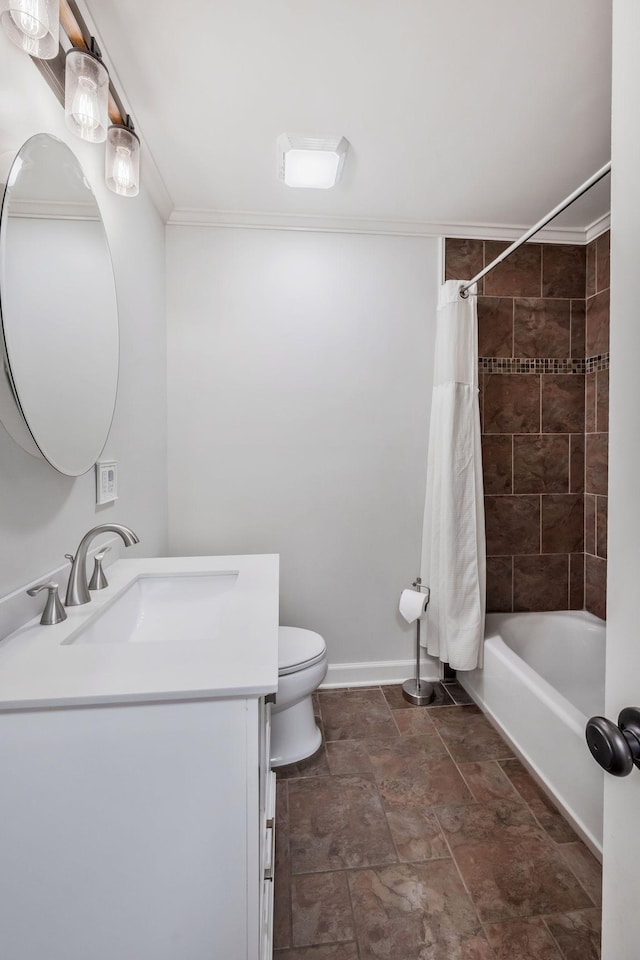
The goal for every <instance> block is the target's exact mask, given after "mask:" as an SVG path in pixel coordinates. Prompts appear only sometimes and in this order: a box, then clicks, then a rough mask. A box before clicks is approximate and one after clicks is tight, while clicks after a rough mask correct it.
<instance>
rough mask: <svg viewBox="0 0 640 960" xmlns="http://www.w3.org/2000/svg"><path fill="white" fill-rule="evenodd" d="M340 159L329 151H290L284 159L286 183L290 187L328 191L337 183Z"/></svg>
mask: <svg viewBox="0 0 640 960" xmlns="http://www.w3.org/2000/svg"><path fill="white" fill-rule="evenodd" d="M339 162H340V157H339V156H338V154H337V153H334V152H333V151H329V150H289V152H288V153H287V154H286V156H285V158H284V182H285V183H286V185H287V186H288V187H316V188H319V189H321V190H327V189H328V188H329V187H332V186H333V185H334V183H335V182H336V174H337V172H338V164H339Z"/></svg>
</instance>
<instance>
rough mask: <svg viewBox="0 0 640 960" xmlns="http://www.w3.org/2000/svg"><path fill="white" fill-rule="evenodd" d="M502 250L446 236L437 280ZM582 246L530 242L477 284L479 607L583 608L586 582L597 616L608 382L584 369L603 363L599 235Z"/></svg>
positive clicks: (459, 274) (464, 272) (602, 569)
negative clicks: (481, 505) (483, 565)
mask: <svg viewBox="0 0 640 960" xmlns="http://www.w3.org/2000/svg"><path fill="white" fill-rule="evenodd" d="M506 246H507V244H505V243H501V242H497V241H488V240H487V241H483V240H458V239H453V240H447V241H446V256H445V277H446V278H450V277H451V278H457V279H468V278H470V277H472V276H473V275H474V274H476V273H478V272H479V271H480V270H481V269H482V268H483V266H485V265H486V264H488V263H489V262H490V261H491V260H493V259H494V258H495V257H496V256H497V255H498V253H500V252H501V251H502V250H503V249H504V248H505V247H506ZM593 246H594V249H593V250H591V246H590V247H588V248H587V247H583V246H578V245H555V244H538V243H529V244H526V245H525V246H524V247H522V248H521V249H520V250H519V251H517V252H516V253H515V254H514V255H513V256H512V257H510V258H509V260H507V261H505V262H504V263H503V264H501V265H500V266H499V267H497V268H496V269H495V270H494V271H492V273H491V274H489V275H488V276H487V277H486V278H485V279H484V280H483V281H481V283H480V289H479V297H478V327H479V330H478V337H479V354H480V388H481V391H480V404H481V407H480V409H481V416H482V431H483V436H482V441H483V470H484V484H485V512H486V534H487V609H488V610H489V611H510V610H561V609H582V607H583V606H584V604H585V581H586V597H587V607H588V609H591V610H592V611H593V612H594V613H597V614H598V615H599V616H604V605H605V597H604V584H605V579H606V560H604V559H603V558H604V557H605V556H606V449H607V435H606V425H605V421H604V410H605V406H606V396H607V392H608V381H607V380H605V376H606V371H605V370H604V369H602V370H601V371H598V372H593V373H591V372H589V371H591V370H592V368H595V367H597V366H601V367H603V368H604V366H605V362H606V366H607V367H608V293H606V291H607V290H608V261H607V266H606V268H605V264H604V257H605V250H607V251H608V236H605V237H603V238H600V239H599V240H598V241H595V242H594V245H593ZM599 251H600V256H598V252H599ZM598 263H599V264H600V269H599V270H598ZM605 282H606V284H607V286H606V287H604V286H603V285H604V283H605ZM590 283H591V286H589V284H590ZM585 294H587V296H585ZM596 347H597V352H595V353H594V352H593V350H594V349H595V348H596ZM590 351H591V352H590ZM585 357H587V358H592V357H600V360H591V359H588V360H585ZM605 357H606V361H605V359H603V358H605ZM590 377H591V378H593V379H590ZM598 378H600V379H598ZM587 386H591V389H592V391H593V396H594V420H593V423H591V421H590V422H589V424H587V425H586V429H587V430H588V429H589V427H590V426H591V427H592V429H591V431H590V432H588V433H585V389H586V387H587ZM598 396H600V409H601V411H602V412H601V415H600V422H598V420H597V399H598ZM601 428H602V429H601ZM585 484H586V486H585ZM585 489H586V490H587V491H588V494H587V495H586V501H587V509H588V510H592V511H593V554H589V555H588V556H587V557H586V563H585V547H586V549H587V551H588V550H589V548H590V547H591V540H590V539H589V535H590V530H591V527H587V528H585ZM603 491H604V492H603ZM589 518H591V514H589ZM587 522H588V523H589V522H590V519H589V520H588V521H587ZM598 523H599V528H598ZM598 529H599V530H600V537H601V540H600V543H601V550H600V552H598V548H597V543H598V540H597V533H598ZM585 536H586V539H587V541H588V542H587V543H586V544H585ZM602 550H604V553H602Z"/></svg>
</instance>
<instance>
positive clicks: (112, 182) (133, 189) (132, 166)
mask: <svg viewBox="0 0 640 960" xmlns="http://www.w3.org/2000/svg"><path fill="white" fill-rule="evenodd" d="M105 181H106V184H107V186H108V187H109V190H113V192H114V193H117V194H118V195H119V196H121V197H135V196H136V195H137V193H138V191H139V190H140V141H139V140H138V136H137V134H136V133H135V132H134V127H133V123H132V122H131V117H130V116H129V114H127V116H126V119H125V122H124V123H123V124H120V123H114V124H113V126H111V127H109V131H108V133H107V152H106V156H105Z"/></svg>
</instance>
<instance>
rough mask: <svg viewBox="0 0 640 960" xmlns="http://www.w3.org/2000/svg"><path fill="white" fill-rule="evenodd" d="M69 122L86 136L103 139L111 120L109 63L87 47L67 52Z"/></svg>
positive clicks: (82, 137) (67, 115)
mask: <svg viewBox="0 0 640 960" xmlns="http://www.w3.org/2000/svg"><path fill="white" fill-rule="evenodd" d="M64 115H65V119H66V121H67V126H68V127H69V129H70V130H73V132H74V133H75V134H77V136H79V137H80V138H81V139H82V140H88V141H89V142H90V143H102V142H103V141H104V140H106V139H107V125H108V123H109V74H108V72H107V68H106V67H105V65H104V64H103V63H102V62H101V61H100V60H98V59H97V58H96V57H94V56H92V55H91V54H90V53H87V52H86V51H84V50H79V49H77V48H74V49H73V50H69V52H68V53H67V60H66V66H65V79H64Z"/></svg>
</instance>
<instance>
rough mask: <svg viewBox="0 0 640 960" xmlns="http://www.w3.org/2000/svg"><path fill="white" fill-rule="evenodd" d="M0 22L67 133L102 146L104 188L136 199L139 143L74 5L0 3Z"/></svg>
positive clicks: (22, 0) (61, 1) (65, 1)
mask: <svg viewBox="0 0 640 960" xmlns="http://www.w3.org/2000/svg"><path fill="white" fill-rule="evenodd" d="M0 23H2V26H3V27H4V30H5V32H6V33H7V35H8V36H9V37H10V39H11V40H12V41H13V42H14V43H15V44H17V46H19V47H20V49H21V50H24V51H25V53H27V54H29V55H30V56H31V59H32V61H33V63H34V64H35V65H36V67H37V68H38V70H39V71H40V73H41V74H42V76H43V77H44V79H45V80H46V81H47V83H48V84H49V86H50V87H51V89H52V90H53V92H54V94H55V95H56V97H57V98H58V100H59V101H60V103H61V104H62V105H63V107H64V113H65V120H66V123H67V126H68V127H69V129H70V130H72V131H73V133H75V134H76V135H77V136H79V137H80V138H81V139H82V140H86V141H88V142H89V143H103V142H104V141H105V140H106V141H107V145H106V155H105V180H106V184H107V186H108V187H109V189H110V190H112V191H113V192H114V193H117V194H118V195H119V196H121V197H135V196H137V194H138V193H139V191H140V138H139V137H138V135H137V134H136V133H135V132H134V127H133V123H132V121H131V117H130V116H129V114H128V113H127V111H126V110H125V108H124V107H123V104H122V100H121V98H120V96H119V94H118V91H117V90H116V89H115V87H114V85H113V82H112V81H111V80H110V78H109V71H108V70H107V68H106V66H105V65H104V63H103V61H102V53H101V51H100V47H99V46H98V44H97V42H96V39H95V37H93V36H91V31H90V30H89V29H88V27H87V24H86V23H85V21H84V18H83V17H82V14H81V13H80V10H79V9H78V5H77V3H76V2H75V0H0ZM65 51H66V52H65ZM110 124H111V126H110Z"/></svg>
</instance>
